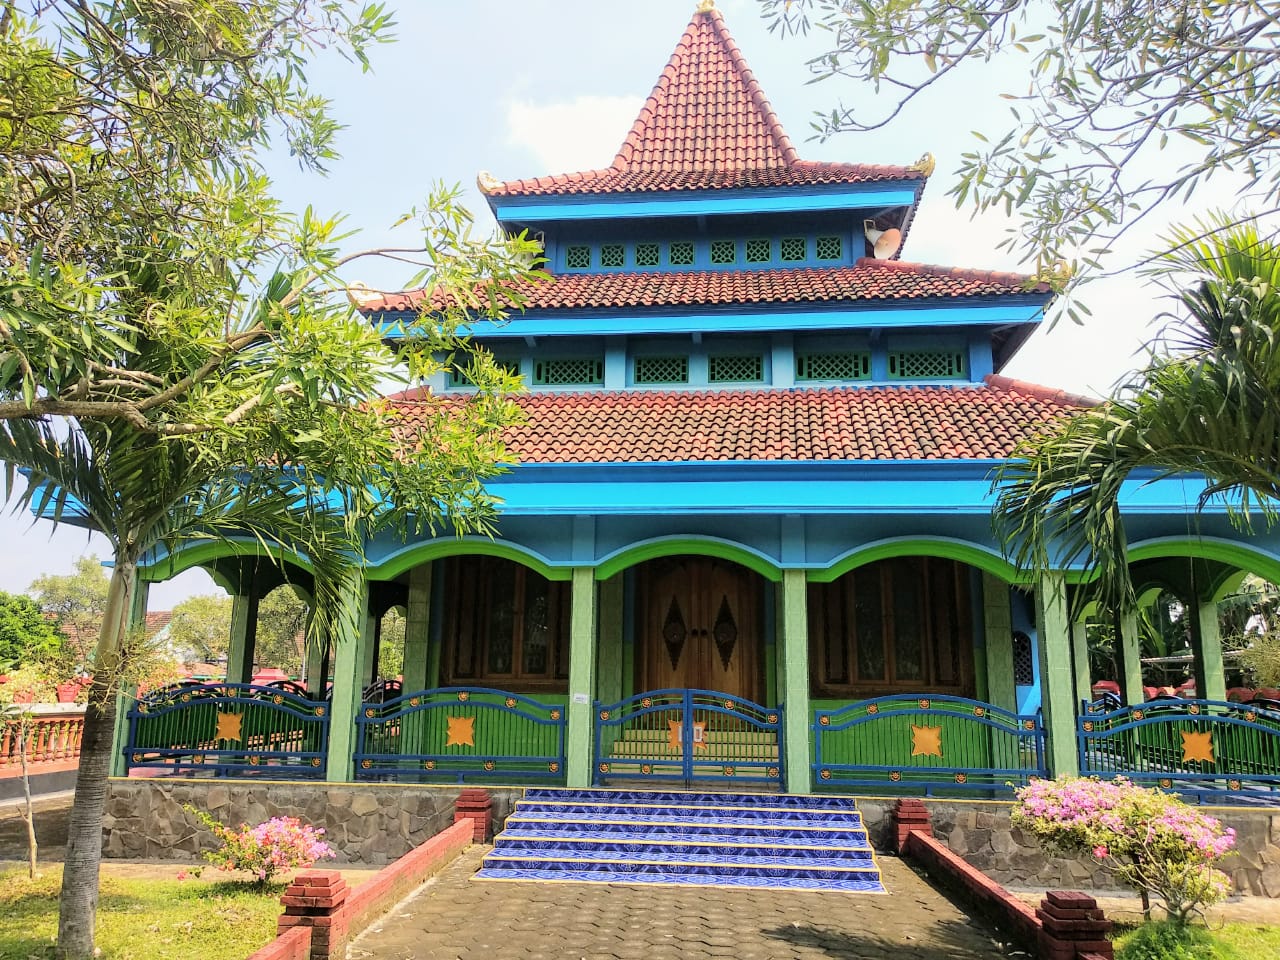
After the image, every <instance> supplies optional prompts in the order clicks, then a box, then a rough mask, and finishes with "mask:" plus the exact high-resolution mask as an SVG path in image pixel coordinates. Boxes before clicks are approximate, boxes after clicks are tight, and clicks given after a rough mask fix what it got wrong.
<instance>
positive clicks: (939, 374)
mask: <svg viewBox="0 0 1280 960" xmlns="http://www.w3.org/2000/svg"><path fill="white" fill-rule="evenodd" d="M889 376H890V377H891V378H892V379H894V380H955V379H957V378H959V377H963V376H964V351H963V350H893V351H890V353H889Z"/></svg>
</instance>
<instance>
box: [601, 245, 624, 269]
mask: <svg viewBox="0 0 1280 960" xmlns="http://www.w3.org/2000/svg"><path fill="white" fill-rule="evenodd" d="M626 265H627V248H626V247H624V246H623V245H622V244H620V243H606V244H605V245H604V246H602V247H601V248H600V266H602V267H607V268H609V269H614V270H616V269H618V268H620V267H625V266H626Z"/></svg>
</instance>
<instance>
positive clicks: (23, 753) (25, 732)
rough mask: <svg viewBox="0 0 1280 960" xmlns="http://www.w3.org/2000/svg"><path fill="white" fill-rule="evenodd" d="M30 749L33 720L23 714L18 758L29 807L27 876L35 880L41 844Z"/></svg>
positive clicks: (23, 789) (27, 817)
mask: <svg viewBox="0 0 1280 960" xmlns="http://www.w3.org/2000/svg"><path fill="white" fill-rule="evenodd" d="M30 751H31V720H30V718H29V717H26V716H22V717H20V718H19V719H18V759H19V760H20V761H21V762H22V797H23V799H24V800H25V801H26V809H27V816H26V820H27V876H29V877H30V878H31V879H32V880H34V879H35V878H36V860H37V858H38V856H39V853H40V845H39V844H38V843H36V810H35V804H34V803H32V801H31V771H30V770H28V769H27V754H28V753H30Z"/></svg>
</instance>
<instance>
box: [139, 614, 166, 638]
mask: <svg viewBox="0 0 1280 960" xmlns="http://www.w3.org/2000/svg"><path fill="white" fill-rule="evenodd" d="M172 619H173V611H172V610H149V611H147V617H146V620H144V621H143V626H144V629H145V630H146V634H147V636H148V637H153V636H155V635H156V634H157V633H159V632H160V631H161V630H163V629H164V628H165V627H167V626H168V625H169V621H170V620H172Z"/></svg>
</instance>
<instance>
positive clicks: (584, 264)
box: [564, 243, 591, 270]
mask: <svg viewBox="0 0 1280 960" xmlns="http://www.w3.org/2000/svg"><path fill="white" fill-rule="evenodd" d="M564 265H565V269H567V270H588V269H590V267H591V247H589V246H588V245H587V244H585V243H575V244H572V245H571V246H568V247H565V248H564Z"/></svg>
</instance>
